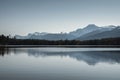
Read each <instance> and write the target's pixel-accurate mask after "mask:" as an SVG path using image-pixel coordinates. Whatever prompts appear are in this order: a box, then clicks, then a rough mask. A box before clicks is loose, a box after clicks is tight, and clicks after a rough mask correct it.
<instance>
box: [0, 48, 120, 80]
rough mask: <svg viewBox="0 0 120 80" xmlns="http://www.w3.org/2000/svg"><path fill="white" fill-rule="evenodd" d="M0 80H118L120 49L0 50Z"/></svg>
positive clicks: (119, 75)
mask: <svg viewBox="0 0 120 80" xmlns="http://www.w3.org/2000/svg"><path fill="white" fill-rule="evenodd" d="M0 80H120V48H8V49H0Z"/></svg>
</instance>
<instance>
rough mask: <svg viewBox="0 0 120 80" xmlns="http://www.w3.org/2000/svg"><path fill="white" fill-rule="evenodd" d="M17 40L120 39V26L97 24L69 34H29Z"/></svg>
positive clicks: (18, 36)
mask: <svg viewBox="0 0 120 80" xmlns="http://www.w3.org/2000/svg"><path fill="white" fill-rule="evenodd" d="M15 37H16V38H17V39H44V40H66V39H67V40H73V39H76V40H94V39H102V38H115V37H120V26H114V25H110V26H103V27H99V26H96V25H95V24H89V25H88V26H86V27H84V28H81V29H77V30H75V31H71V32H69V33H46V32H41V33H40V32H35V33H29V34H28V35H27V36H20V35H15Z"/></svg>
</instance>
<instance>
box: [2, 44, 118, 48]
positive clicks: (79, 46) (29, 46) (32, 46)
mask: <svg viewBox="0 0 120 80" xmlns="http://www.w3.org/2000/svg"><path fill="white" fill-rule="evenodd" d="M39 47H51V48H52V47H63V48H120V45H0V48H39Z"/></svg>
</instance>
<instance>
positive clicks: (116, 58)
mask: <svg viewBox="0 0 120 80" xmlns="http://www.w3.org/2000/svg"><path fill="white" fill-rule="evenodd" d="M55 49H56V48H55ZM71 49H72V48H71ZM11 52H12V53H14V54H21V53H27V54H28V56H33V57H36V58H38V57H49V56H60V57H70V58H72V59H76V60H77V61H84V62H86V63H87V64H88V65H96V64H97V63H101V62H105V63H110V64H114V63H120V51H117V50H116V51H109V48H108V50H107V51H104V50H103V51H96V50H95V51H94V50H92V51H79V50H77V51H74V50H73V51H72V50H70V51H69V50H68V51H66V50H55V51H51V49H49V50H46V49H45V48H44V49H40V48H35V49H33V48H11V49H9V48H0V56H4V55H7V54H10V53H11Z"/></svg>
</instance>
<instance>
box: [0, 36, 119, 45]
mask: <svg viewBox="0 0 120 80" xmlns="http://www.w3.org/2000/svg"><path fill="white" fill-rule="evenodd" d="M0 45H120V38H105V39H96V40H85V41H80V40H57V41H50V40H37V39H16V38H10V37H9V36H4V35H0Z"/></svg>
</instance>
